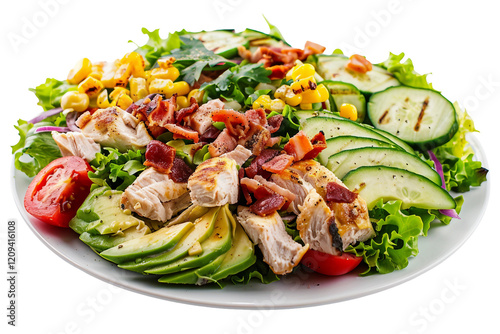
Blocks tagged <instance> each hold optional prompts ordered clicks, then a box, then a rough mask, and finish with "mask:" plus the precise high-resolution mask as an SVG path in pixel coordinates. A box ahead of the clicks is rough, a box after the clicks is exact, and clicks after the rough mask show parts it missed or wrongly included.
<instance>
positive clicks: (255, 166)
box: [245, 149, 280, 179]
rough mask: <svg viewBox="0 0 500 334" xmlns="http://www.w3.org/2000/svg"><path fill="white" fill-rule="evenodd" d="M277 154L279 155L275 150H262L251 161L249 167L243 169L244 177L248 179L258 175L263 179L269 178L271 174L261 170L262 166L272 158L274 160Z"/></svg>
mask: <svg viewBox="0 0 500 334" xmlns="http://www.w3.org/2000/svg"><path fill="white" fill-rule="evenodd" d="M278 154H280V152H279V151H277V150H272V149H266V150H263V151H262V152H261V153H260V154H259V155H258V156H256V157H255V158H254V159H253V160H252V163H250V166H248V167H247V168H245V173H246V175H247V176H248V177H250V178H254V177H255V175H260V176H262V177H264V178H265V179H268V178H270V177H271V173H269V172H267V171H265V170H263V169H262V165H263V164H265V163H266V162H268V161H269V160H271V159H272V158H274V157H275V156H277V155H278Z"/></svg>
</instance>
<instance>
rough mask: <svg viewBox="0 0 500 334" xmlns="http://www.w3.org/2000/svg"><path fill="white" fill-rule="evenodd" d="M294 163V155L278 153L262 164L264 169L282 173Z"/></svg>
mask: <svg viewBox="0 0 500 334" xmlns="http://www.w3.org/2000/svg"><path fill="white" fill-rule="evenodd" d="M292 163H293V156H291V155H288V154H281V155H278V156H276V157H274V158H272V159H271V160H269V161H268V162H266V163H265V164H263V165H262V169H263V170H266V171H268V172H271V173H277V174H279V173H281V172H282V171H284V170H285V169H287V168H288V167H290V166H291V165H292Z"/></svg>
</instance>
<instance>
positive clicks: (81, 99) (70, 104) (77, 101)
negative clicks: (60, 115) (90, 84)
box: [61, 91, 89, 111]
mask: <svg viewBox="0 0 500 334" xmlns="http://www.w3.org/2000/svg"><path fill="white" fill-rule="evenodd" d="M88 107H89V96H88V95H87V94H84V93H79V92H77V91H70V92H67V93H65V94H64V95H63V96H62V98H61V108H63V109H73V110H74V111H85V110H87V108H88Z"/></svg>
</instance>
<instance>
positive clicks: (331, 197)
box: [326, 182, 358, 203]
mask: <svg viewBox="0 0 500 334" xmlns="http://www.w3.org/2000/svg"><path fill="white" fill-rule="evenodd" d="M356 197H358V194H357V193H355V192H352V191H350V190H349V189H347V188H346V187H343V186H342V185H340V184H338V183H335V182H328V184H327V185H326V200H327V201H328V202H334V203H352V202H353V201H354V200H355V199H356Z"/></svg>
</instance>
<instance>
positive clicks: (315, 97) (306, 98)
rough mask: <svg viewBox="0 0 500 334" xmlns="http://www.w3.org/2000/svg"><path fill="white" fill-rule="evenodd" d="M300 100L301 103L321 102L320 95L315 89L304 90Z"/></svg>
mask: <svg viewBox="0 0 500 334" xmlns="http://www.w3.org/2000/svg"><path fill="white" fill-rule="evenodd" d="M300 95H302V102H301V103H316V102H321V101H320V100H321V96H320V94H319V92H318V90H317V89H314V90H306V91H305V92H303V93H302V94H300Z"/></svg>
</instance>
